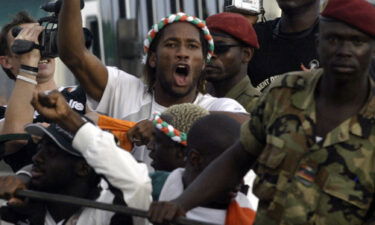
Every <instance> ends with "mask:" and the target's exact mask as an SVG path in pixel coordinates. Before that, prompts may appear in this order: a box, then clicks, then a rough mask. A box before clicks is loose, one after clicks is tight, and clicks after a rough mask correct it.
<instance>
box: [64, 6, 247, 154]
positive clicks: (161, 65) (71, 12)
mask: <svg viewBox="0 0 375 225" xmlns="http://www.w3.org/2000/svg"><path fill="white" fill-rule="evenodd" d="M81 25H82V21H81V14H80V7H79V1H75V0H66V1H64V3H63V5H62V9H61V12H60V17H59V24H58V26H59V33H58V36H59V38H58V48H59V54H60V58H61V59H62V61H63V62H64V63H65V64H66V65H67V66H68V67H69V69H70V70H71V71H72V72H73V74H74V75H75V77H76V78H77V79H78V80H79V82H80V83H81V85H82V86H83V88H84V89H85V91H86V93H87V94H88V96H89V99H90V102H91V103H92V107H93V109H94V110H95V111H97V112H99V113H103V114H106V115H108V116H111V117H115V118H119V119H124V120H130V121H135V122H138V121H141V120H145V119H150V118H151V117H152V113H154V112H162V111H164V110H165V109H166V108H167V107H169V106H171V105H174V104H180V103H189V102H192V103H194V104H197V105H200V106H202V107H203V108H205V109H207V110H209V111H230V112H239V113H246V111H245V109H244V108H243V107H242V106H241V105H240V104H239V103H237V102H236V101H234V100H232V99H225V98H214V97H212V96H210V95H205V94H202V90H203V86H204V85H203V84H204V79H203V77H202V76H201V74H202V70H203V69H204V67H205V65H206V63H205V62H206V59H209V58H210V57H211V54H212V52H213V49H214V46H213V40H212V37H211V35H210V34H209V31H208V29H207V27H206V26H205V24H204V23H203V21H201V20H200V19H198V18H195V17H191V16H188V15H186V14H183V13H178V14H175V15H171V16H169V17H168V18H165V19H163V20H162V22H160V23H159V24H157V25H154V26H153V29H151V31H150V32H149V35H148V38H147V39H146V40H145V52H146V53H147V57H146V64H145V77H144V78H145V81H146V82H143V81H142V80H140V79H138V78H137V77H135V76H132V75H130V74H128V73H126V72H124V71H121V70H119V69H117V68H113V67H106V66H105V65H103V64H102V63H101V62H100V60H99V59H98V58H96V57H95V56H94V55H93V54H92V53H90V52H89V51H88V50H87V49H86V48H85V47H84V44H83V43H84V41H83V40H84V39H83V34H82V26H81ZM71 34H75V35H71ZM124 51H126V50H124ZM145 155H147V152H144V151H135V157H136V158H137V159H139V160H144V159H145Z"/></svg>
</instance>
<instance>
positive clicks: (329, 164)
mask: <svg viewBox="0 0 375 225" xmlns="http://www.w3.org/2000/svg"><path fill="white" fill-rule="evenodd" d="M322 74H323V70H316V71H314V72H296V73H293V75H286V76H284V77H282V78H281V79H279V80H277V81H276V82H275V83H274V84H273V85H272V86H271V87H269V89H268V90H267V93H266V94H265V95H264V96H263V97H261V98H260V99H259V101H258V103H257V105H256V106H255V108H254V110H253V111H252V120H251V121H249V122H247V123H246V124H244V125H243V126H242V131H241V143H242V144H243V146H244V147H245V149H246V150H247V151H249V152H250V153H251V154H252V155H256V156H258V159H257V163H256V165H255V168H254V170H255V172H256V173H257V175H258V177H257V179H256V181H255V183H254V189H253V192H254V193H255V195H257V196H258V197H259V200H260V203H259V207H258V211H257V218H256V222H255V224H262V225H263V224H264V225H273V224H316V225H320V224H325V225H332V224H334V225H335V224H337V225H349V224H350V225H356V224H358V225H359V224H363V222H364V221H365V220H366V219H365V218H366V217H367V216H374V214H375V213H374V211H373V210H369V208H370V206H371V205H372V207H373V205H374V201H375V200H374V190H375V150H374V149H375V95H374V93H375V86H374V84H372V92H371V94H370V93H369V96H370V97H369V99H368V100H367V103H366V105H365V106H364V107H363V109H362V110H361V111H360V112H359V113H358V114H357V115H355V116H353V117H351V118H349V119H347V120H346V121H345V122H343V123H342V124H340V126H338V127H337V128H335V129H334V130H332V131H331V132H329V133H328V134H327V136H326V137H325V138H324V139H323V140H322V141H321V142H317V141H316V135H315V123H316V115H315V100H314V90H315V87H316V85H317V83H318V80H319V78H320V77H321V75H322ZM338 113H339V112H338ZM373 209H374V208H373ZM370 211H371V212H370Z"/></svg>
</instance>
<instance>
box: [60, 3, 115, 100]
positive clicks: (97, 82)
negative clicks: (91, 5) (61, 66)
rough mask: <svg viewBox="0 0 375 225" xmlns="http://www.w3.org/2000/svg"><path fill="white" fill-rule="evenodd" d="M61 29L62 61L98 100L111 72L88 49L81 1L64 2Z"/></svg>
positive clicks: (92, 96)
mask: <svg viewBox="0 0 375 225" xmlns="http://www.w3.org/2000/svg"><path fill="white" fill-rule="evenodd" d="M58 28H59V29H58V49H59V56H60V58H61V60H62V61H63V62H64V63H65V65H67V66H68V68H69V69H70V70H71V71H72V72H73V74H74V76H75V77H76V78H77V79H78V81H79V82H80V84H81V85H82V86H83V88H84V90H85V91H86V93H87V94H88V95H89V96H90V97H91V98H93V99H95V100H96V101H99V100H100V99H101V97H102V95H103V92H104V90H105V87H106V85H107V81H108V71H107V68H106V67H105V65H103V64H102V62H101V61H100V60H99V59H98V58H97V57H96V56H95V55H93V54H92V53H91V52H90V51H89V50H87V49H86V47H85V44H84V36H83V30H82V19H81V12H80V1H79V0H64V1H63V4H62V8H61V11H60V15H59V24H58Z"/></svg>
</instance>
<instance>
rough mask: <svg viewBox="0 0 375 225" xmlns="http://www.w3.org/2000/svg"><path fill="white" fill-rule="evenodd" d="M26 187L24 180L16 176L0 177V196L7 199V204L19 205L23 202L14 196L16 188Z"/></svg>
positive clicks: (22, 188)
mask: <svg viewBox="0 0 375 225" xmlns="http://www.w3.org/2000/svg"><path fill="white" fill-rule="evenodd" d="M24 189H26V184H25V182H24V181H23V180H22V179H21V178H19V177H17V176H1V177H0V198H3V199H6V200H8V205H13V206H20V205H23V204H25V202H24V201H23V200H21V199H19V198H16V197H14V195H15V193H16V191H17V190H24Z"/></svg>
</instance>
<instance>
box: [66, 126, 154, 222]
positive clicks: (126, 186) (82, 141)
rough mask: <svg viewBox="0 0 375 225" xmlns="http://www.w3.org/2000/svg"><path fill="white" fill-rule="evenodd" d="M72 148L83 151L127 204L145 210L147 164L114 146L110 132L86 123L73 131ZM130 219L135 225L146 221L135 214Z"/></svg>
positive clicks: (148, 196) (148, 182)
mask: <svg viewBox="0 0 375 225" xmlns="http://www.w3.org/2000/svg"><path fill="white" fill-rule="evenodd" d="M73 147H74V148H75V149H77V150H78V151H80V152H81V153H82V155H83V156H84V157H85V159H86V161H87V163H88V164H89V165H90V166H91V167H92V168H94V170H95V172H96V173H98V174H102V175H104V176H105V177H106V178H107V179H108V181H109V182H110V183H111V185H112V186H114V187H115V188H117V189H119V190H121V191H122V193H123V197H124V200H125V202H126V204H127V205H128V206H129V207H133V208H137V209H143V210H148V208H149V206H150V204H151V200H152V197H151V191H152V186H151V179H150V177H149V176H148V170H147V166H146V165H145V164H143V163H138V162H137V161H136V160H135V159H134V157H133V156H132V155H131V154H130V153H128V152H127V151H125V150H123V149H121V148H119V147H117V145H116V143H115V139H114V137H113V135H112V134H111V133H108V132H106V131H102V130H101V129H100V128H98V127H96V126H94V125H93V124H91V123H86V124H84V125H83V126H82V127H81V128H80V129H79V130H78V132H77V133H76V135H75V137H74V139H73ZM133 221H134V224H147V223H148V222H147V221H146V219H140V218H136V217H134V218H133ZM83 224H92V223H82V225H83Z"/></svg>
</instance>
